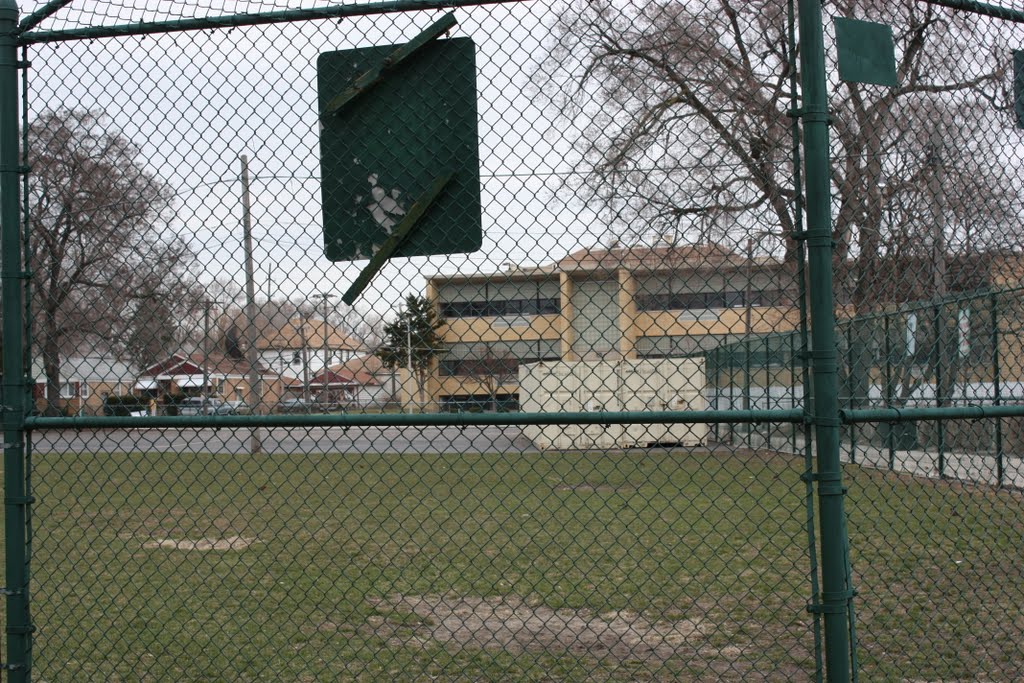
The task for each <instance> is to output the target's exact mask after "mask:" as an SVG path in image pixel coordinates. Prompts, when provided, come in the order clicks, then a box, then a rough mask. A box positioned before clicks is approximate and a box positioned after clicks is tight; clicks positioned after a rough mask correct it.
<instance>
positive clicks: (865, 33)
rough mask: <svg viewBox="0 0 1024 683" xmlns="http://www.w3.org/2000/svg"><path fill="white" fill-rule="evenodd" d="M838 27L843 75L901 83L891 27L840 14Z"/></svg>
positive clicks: (848, 79) (857, 79) (854, 79)
mask: <svg viewBox="0 0 1024 683" xmlns="http://www.w3.org/2000/svg"><path fill="white" fill-rule="evenodd" d="M835 27H836V46H837V47H838V50H839V78H841V79H842V80H844V81H846V82H848V83H873V84H875V85H888V86H890V87H896V86H897V85H898V84H899V83H898V81H897V75H896V48H895V45H894V43H893V38H892V27H891V26H886V25H885V24H876V23H874V22H871V21H859V20H857V19H843V18H841V17H838V18H836V20H835Z"/></svg>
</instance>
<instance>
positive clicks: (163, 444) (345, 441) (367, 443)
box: [32, 427, 536, 454]
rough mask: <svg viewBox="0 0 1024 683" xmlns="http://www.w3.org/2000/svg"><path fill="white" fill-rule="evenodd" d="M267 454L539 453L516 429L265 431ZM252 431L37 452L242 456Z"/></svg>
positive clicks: (138, 434)
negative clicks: (229, 454)
mask: <svg viewBox="0 0 1024 683" xmlns="http://www.w3.org/2000/svg"><path fill="white" fill-rule="evenodd" d="M261 432H262V443H263V450H264V451H266V452H268V453H285V454H291V453H327V452H330V453H424V454H426V453H460V452H470V453H503V452H524V451H535V450H536V449H535V448H534V447H533V444H532V443H531V442H530V440H529V439H527V438H525V437H524V436H523V435H522V430H521V429H519V428H517V427H464V428H461V427H350V428H348V429H347V430H346V429H343V428H340V427H278V428H274V429H262V430H261ZM249 438H250V432H249V430H248V429H110V430H106V429H102V430H101V429H81V430H45V431H36V432H34V433H33V439H32V443H33V451H34V452H35V453H39V454H45V453H68V454H72V453H99V452H132V451H158V452H176V453H244V452H247V451H248V449H249Z"/></svg>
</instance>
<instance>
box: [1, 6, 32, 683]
mask: <svg viewBox="0 0 1024 683" xmlns="http://www.w3.org/2000/svg"><path fill="white" fill-rule="evenodd" d="M17 27H18V6H17V4H16V3H15V1H14V0H0V283H2V291H0V299H2V306H3V335H4V337H3V339H4V345H3V346H4V348H3V371H4V375H3V406H2V411H3V427H4V514H5V519H4V550H5V553H6V555H5V561H4V571H5V588H4V591H3V593H4V596H5V597H6V606H7V624H6V632H7V633H6V635H7V647H6V648H5V652H4V654H5V655H6V661H4V662H3V667H4V669H5V670H6V673H7V680H8V681H10V682H11V683H25V682H27V681H28V680H29V677H30V672H31V661H30V653H31V648H32V630H33V629H32V620H31V618H30V616H29V610H28V607H29V601H28V552H27V540H28V538H27V533H28V521H27V520H28V506H29V504H30V502H31V498H30V497H29V495H28V484H27V480H26V477H27V474H28V472H27V467H26V462H25V452H26V451H25V443H26V439H25V422H24V420H25V413H26V412H27V410H26V409H27V407H28V404H27V396H26V386H25V368H24V362H23V359H24V349H23V345H24V329H23V319H24V318H23V313H24V308H23V305H24V299H23V288H24V285H25V278H26V277H27V275H26V274H25V273H24V272H23V262H22V254H21V244H22V235H21V223H20V213H21V211H20V206H19V202H20V195H21V187H20V184H21V169H20V167H19V160H18V151H19V150H18V144H19V138H18V127H19V126H18V119H19V111H18V100H19V98H18V66H19V64H18V50H17V42H16V39H15V30H16V29H17Z"/></svg>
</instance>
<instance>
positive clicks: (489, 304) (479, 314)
mask: <svg viewBox="0 0 1024 683" xmlns="http://www.w3.org/2000/svg"><path fill="white" fill-rule="evenodd" d="M558 309H559V301H558V298H557V297H556V298H544V299H541V298H538V299H509V300H507V301H453V302H451V303H445V304H441V315H442V316H443V317H445V318H489V317H504V316H516V315H554V314H556V313H558Z"/></svg>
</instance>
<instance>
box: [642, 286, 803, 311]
mask: <svg viewBox="0 0 1024 683" xmlns="http://www.w3.org/2000/svg"><path fill="white" fill-rule="evenodd" d="M791 305H793V298H792V297H791V296H790V295H789V293H787V292H785V291H783V290H779V289H763V290H752V291H750V292H678V293H673V294H647V295H643V296H638V297H637V298H636V307H637V308H638V309H639V310H641V311H686V310H691V309H698V310H704V309H709V308H746V307H747V306H791Z"/></svg>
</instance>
